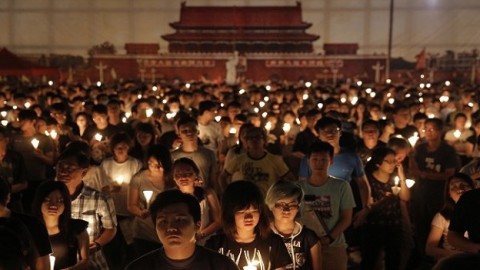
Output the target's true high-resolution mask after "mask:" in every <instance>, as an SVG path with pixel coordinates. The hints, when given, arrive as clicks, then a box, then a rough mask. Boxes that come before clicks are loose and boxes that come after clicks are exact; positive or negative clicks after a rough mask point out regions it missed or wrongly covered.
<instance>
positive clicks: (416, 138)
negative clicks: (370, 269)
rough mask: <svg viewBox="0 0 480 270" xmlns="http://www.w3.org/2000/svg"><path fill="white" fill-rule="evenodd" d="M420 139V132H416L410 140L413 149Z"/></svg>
mask: <svg viewBox="0 0 480 270" xmlns="http://www.w3.org/2000/svg"><path fill="white" fill-rule="evenodd" d="M418 139H420V137H418V132H415V133H413V136H412V137H410V138H408V142H409V143H410V145H411V146H412V147H413V146H415V144H416V143H417V141H418Z"/></svg>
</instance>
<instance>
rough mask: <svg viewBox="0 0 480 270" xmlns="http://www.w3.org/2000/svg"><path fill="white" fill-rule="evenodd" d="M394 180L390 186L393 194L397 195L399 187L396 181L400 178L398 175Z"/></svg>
mask: <svg viewBox="0 0 480 270" xmlns="http://www.w3.org/2000/svg"><path fill="white" fill-rule="evenodd" d="M394 182H395V186H393V187H392V192H393V194H394V195H397V194H398V193H399V192H400V187H399V186H398V183H399V182H400V178H399V177H398V176H395V178H394Z"/></svg>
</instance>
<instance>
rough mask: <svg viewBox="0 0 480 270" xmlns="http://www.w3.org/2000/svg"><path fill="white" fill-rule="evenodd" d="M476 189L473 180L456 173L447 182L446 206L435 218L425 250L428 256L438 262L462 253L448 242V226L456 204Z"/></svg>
mask: <svg viewBox="0 0 480 270" xmlns="http://www.w3.org/2000/svg"><path fill="white" fill-rule="evenodd" d="M474 188H475V187H474V184H473V181H472V179H471V178H470V177H469V176H468V175H466V174H463V173H456V174H454V175H452V176H451V177H449V178H448V180H447V181H446V182H445V192H444V200H445V204H444V205H443V208H442V210H440V212H438V213H437V214H436V215H435V216H434V217H433V220H432V226H431V229H430V234H429V235H428V238H427V244H426V250H425V252H426V253H427V255H429V256H432V257H435V258H436V259H437V260H438V259H441V258H444V257H447V256H450V255H453V254H456V253H459V252H461V251H459V250H457V249H456V248H455V247H454V246H452V245H451V244H450V242H449V241H448V239H447V235H448V226H449V225H450V217H451V216H452V213H453V209H454V207H455V204H456V203H457V202H458V200H459V199H460V197H461V196H462V195H463V193H465V192H467V191H469V190H472V189H474ZM466 236H467V237H468V234H466Z"/></svg>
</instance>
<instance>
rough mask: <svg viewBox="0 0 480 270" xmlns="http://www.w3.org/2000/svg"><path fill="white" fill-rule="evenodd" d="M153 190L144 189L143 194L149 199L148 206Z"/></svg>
mask: <svg viewBox="0 0 480 270" xmlns="http://www.w3.org/2000/svg"><path fill="white" fill-rule="evenodd" d="M152 195H153V191H151V190H144V191H143V196H145V200H146V201H147V208H148V206H149V205H150V199H151V198H152Z"/></svg>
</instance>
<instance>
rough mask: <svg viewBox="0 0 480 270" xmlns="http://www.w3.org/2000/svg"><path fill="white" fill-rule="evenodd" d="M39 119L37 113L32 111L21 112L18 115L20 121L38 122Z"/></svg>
mask: <svg viewBox="0 0 480 270" xmlns="http://www.w3.org/2000/svg"><path fill="white" fill-rule="evenodd" d="M37 118H38V116H37V113H36V112H35V111H34V110H31V109H26V110H21V111H20V112H19V113H18V119H19V120H36V119H37Z"/></svg>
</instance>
